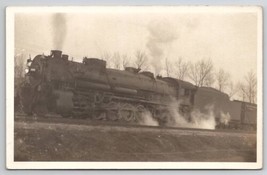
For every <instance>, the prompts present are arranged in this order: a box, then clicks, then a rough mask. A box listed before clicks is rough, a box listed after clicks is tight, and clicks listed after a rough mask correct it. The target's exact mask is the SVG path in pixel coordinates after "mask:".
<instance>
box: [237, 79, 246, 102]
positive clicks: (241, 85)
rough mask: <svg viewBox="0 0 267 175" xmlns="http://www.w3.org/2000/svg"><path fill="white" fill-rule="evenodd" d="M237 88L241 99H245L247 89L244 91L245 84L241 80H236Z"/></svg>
mask: <svg viewBox="0 0 267 175" xmlns="http://www.w3.org/2000/svg"><path fill="white" fill-rule="evenodd" d="M237 88H238V94H239V97H240V98H241V100H242V101H247V100H246V99H247V98H246V97H247V91H246V85H245V84H244V83H242V82H238V84H237Z"/></svg>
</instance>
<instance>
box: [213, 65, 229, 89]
mask: <svg viewBox="0 0 267 175" xmlns="http://www.w3.org/2000/svg"><path fill="white" fill-rule="evenodd" d="M215 77H216V84H217V88H218V90H219V91H221V92H224V90H225V88H226V87H227V85H228V84H229V78H230V74H229V73H228V72H225V71H224V70H223V69H222V68H220V69H219V71H218V72H217V73H216V76H215Z"/></svg>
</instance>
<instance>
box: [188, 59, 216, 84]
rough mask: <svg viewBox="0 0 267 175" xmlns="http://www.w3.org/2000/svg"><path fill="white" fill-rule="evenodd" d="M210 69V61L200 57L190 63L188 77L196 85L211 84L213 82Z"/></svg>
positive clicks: (211, 68)
mask: <svg viewBox="0 0 267 175" xmlns="http://www.w3.org/2000/svg"><path fill="white" fill-rule="evenodd" d="M212 71H213V63H212V61H211V60H210V59H208V60H205V59H202V60H199V61H197V62H195V63H193V64H190V71H189V78H190V79H191V80H192V81H193V82H194V84H195V85H196V86H200V87H201V86H211V85H212V84H213V82H214V78H213V75H212Z"/></svg>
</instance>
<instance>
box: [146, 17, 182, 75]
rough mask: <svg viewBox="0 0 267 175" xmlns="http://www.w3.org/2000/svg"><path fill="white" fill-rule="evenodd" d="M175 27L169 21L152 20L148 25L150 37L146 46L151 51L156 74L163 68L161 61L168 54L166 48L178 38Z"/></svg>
mask: <svg viewBox="0 0 267 175" xmlns="http://www.w3.org/2000/svg"><path fill="white" fill-rule="evenodd" d="M173 28H174V27H172V26H171V25H170V23H168V22H167V21H152V22H151V23H150V24H149V25H148V27H147V29H148V31H149V37H148V41H147V44H146V47H147V49H148V50H149V52H150V56H151V65H152V66H153V67H154V68H155V74H158V73H159V72H160V71H161V70H162V65H161V64H159V62H160V61H161V60H162V59H164V56H166V55H165V53H164V48H165V47H166V46H169V45H170V44H171V43H172V42H173V41H175V40H176V39H177V38H178V36H177V33H175V31H174V30H173Z"/></svg>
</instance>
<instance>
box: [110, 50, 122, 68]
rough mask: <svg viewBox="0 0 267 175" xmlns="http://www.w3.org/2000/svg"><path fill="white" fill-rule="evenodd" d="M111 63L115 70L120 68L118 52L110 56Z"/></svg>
mask: <svg viewBox="0 0 267 175" xmlns="http://www.w3.org/2000/svg"><path fill="white" fill-rule="evenodd" d="M112 63H113V66H114V68H115V69H120V68H121V55H120V53H119V52H115V53H114V54H113V56H112Z"/></svg>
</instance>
